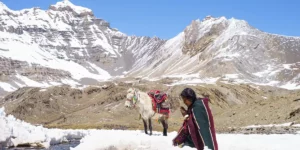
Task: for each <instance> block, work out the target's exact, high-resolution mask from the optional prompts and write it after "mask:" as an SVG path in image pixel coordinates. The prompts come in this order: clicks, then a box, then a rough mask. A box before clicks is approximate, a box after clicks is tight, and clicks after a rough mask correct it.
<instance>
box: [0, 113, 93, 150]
mask: <svg viewBox="0 0 300 150" xmlns="http://www.w3.org/2000/svg"><path fill="white" fill-rule="evenodd" d="M0 129H1V130H0V143H1V142H4V143H6V145H7V146H17V145H18V144H25V143H41V144H42V145H44V146H45V147H46V148H47V147H49V146H50V144H58V143H61V142H63V141H64V140H66V139H74V138H82V137H84V136H85V135H87V134H88V132H89V131H87V130H60V129H47V128H43V127H42V126H34V125H31V124H29V123H26V122H24V121H21V120H19V119H16V118H15V117H13V116H12V115H8V116H6V113H5V112H4V108H3V107H2V108H0ZM11 137H15V138H11Z"/></svg>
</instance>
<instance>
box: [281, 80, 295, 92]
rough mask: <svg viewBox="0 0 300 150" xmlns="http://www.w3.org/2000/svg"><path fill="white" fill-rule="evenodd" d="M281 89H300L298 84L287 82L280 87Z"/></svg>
mask: <svg viewBox="0 0 300 150" xmlns="http://www.w3.org/2000/svg"><path fill="white" fill-rule="evenodd" d="M280 87H281V88H284V89H288V90H299V89H300V83H291V82H288V83H286V84H284V85H282V86H280Z"/></svg>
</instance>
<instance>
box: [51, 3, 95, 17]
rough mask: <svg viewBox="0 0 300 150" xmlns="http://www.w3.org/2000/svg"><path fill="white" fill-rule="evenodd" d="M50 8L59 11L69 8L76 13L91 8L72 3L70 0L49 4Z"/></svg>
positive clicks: (88, 10)
mask: <svg viewBox="0 0 300 150" xmlns="http://www.w3.org/2000/svg"><path fill="white" fill-rule="evenodd" d="M50 9H52V10H59V11H60V10H70V9H71V10H73V11H74V12H76V13H77V14H81V13H86V12H92V10H91V9H89V8H85V7H81V6H76V5H74V4H73V3H72V2H71V1H70V0H62V1H60V2H57V3H56V4H55V5H51V6H50Z"/></svg>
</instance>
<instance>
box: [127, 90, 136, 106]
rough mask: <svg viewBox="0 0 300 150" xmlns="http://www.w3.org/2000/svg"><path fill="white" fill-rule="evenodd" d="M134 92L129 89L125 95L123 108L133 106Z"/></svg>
mask: <svg viewBox="0 0 300 150" xmlns="http://www.w3.org/2000/svg"><path fill="white" fill-rule="evenodd" d="M135 93H136V90H135V89H134V88H129V89H128V90H127V95H126V101H125V107H127V108H131V107H133V106H134V103H135V100H136V95H135Z"/></svg>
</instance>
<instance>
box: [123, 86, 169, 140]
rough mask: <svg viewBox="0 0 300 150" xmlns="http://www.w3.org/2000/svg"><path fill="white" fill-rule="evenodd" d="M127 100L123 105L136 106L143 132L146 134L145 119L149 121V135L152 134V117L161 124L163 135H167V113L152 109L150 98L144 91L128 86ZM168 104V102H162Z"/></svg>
mask: <svg viewBox="0 0 300 150" xmlns="http://www.w3.org/2000/svg"><path fill="white" fill-rule="evenodd" d="M126 98H127V100H126V102H125V107H127V108H137V109H138V111H139V113H140V117H141V118H142V120H143V123H144V130H145V133H146V134H148V130H147V121H148V123H149V130H150V135H152V122H151V119H152V117H154V118H157V119H158V120H159V121H160V122H161V123H162V125H163V128H164V129H163V135H164V136H167V130H168V116H167V114H159V113H156V112H155V111H154V110H153V106H152V98H151V97H150V96H149V95H148V94H147V93H145V92H142V91H140V90H138V89H135V88H130V89H128V91H127V96H126ZM164 103H165V105H168V102H164Z"/></svg>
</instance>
